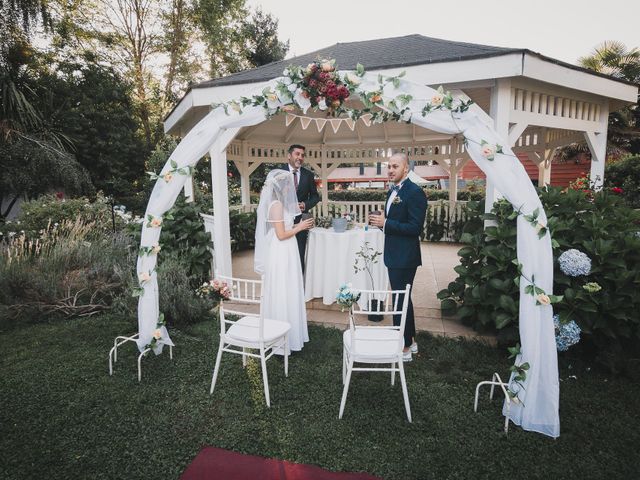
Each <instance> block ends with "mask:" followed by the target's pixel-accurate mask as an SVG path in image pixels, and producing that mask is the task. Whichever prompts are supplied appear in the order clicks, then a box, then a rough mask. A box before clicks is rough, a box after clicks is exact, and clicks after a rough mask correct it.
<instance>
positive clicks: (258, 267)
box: [253, 170, 302, 275]
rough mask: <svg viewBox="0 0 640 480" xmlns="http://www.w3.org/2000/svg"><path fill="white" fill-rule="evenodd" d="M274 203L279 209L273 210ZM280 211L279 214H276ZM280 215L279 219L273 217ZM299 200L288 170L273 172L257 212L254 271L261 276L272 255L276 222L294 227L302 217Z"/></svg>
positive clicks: (267, 179) (263, 188) (263, 189)
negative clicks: (272, 235)
mask: <svg viewBox="0 0 640 480" xmlns="http://www.w3.org/2000/svg"><path fill="white" fill-rule="evenodd" d="M274 202H278V203H279V207H278V206H276V208H274V209H272V206H273V204H274ZM272 210H273V211H272ZM276 211H278V212H276ZM276 213H278V218H277V219H274V218H272V216H273V215H274V214H276ZM300 213H302V212H300V207H299V206H298V198H297V196H296V189H295V185H294V183H293V175H292V174H291V172H288V171H286V170H272V171H270V172H269V174H268V175H267V178H266V180H265V182H264V186H263V187H262V192H260V203H259V204H258V210H257V212H256V218H257V222H256V242H255V251H254V260H253V265H254V267H253V268H254V270H255V272H256V273H259V274H260V275H264V272H265V263H266V261H267V257H268V256H269V255H270V250H269V246H270V242H271V236H270V233H271V231H272V230H273V229H274V227H275V225H274V221H276V220H277V221H285V222H286V223H287V224H289V223H291V224H292V225H293V219H294V218H295V217H297V216H298V215H300Z"/></svg>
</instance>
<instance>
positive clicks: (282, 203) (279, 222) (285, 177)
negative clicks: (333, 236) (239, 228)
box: [254, 170, 313, 353]
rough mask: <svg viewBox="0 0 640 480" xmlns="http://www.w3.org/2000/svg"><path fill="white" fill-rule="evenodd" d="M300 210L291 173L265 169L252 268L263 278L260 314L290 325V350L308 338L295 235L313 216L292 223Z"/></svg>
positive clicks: (308, 224) (301, 345)
mask: <svg viewBox="0 0 640 480" xmlns="http://www.w3.org/2000/svg"><path fill="white" fill-rule="evenodd" d="M300 213H301V212H300V208H299V207H298V199H297V197H296V190H295V186H294V183H293V175H292V174H291V172H287V171H285V170H272V171H271V172H269V174H268V175H267V180H266V181H265V183H264V187H263V188H262V193H261V194H260V204H259V205H258V212H257V216H258V219H257V223H256V244H255V258H254V270H255V271H256V273H259V274H260V275H262V279H263V292H262V293H263V298H262V311H263V315H264V317H265V318H271V319H273V320H282V321H285V322H288V323H289V324H290V325H291V330H289V348H290V349H291V350H293V351H299V350H302V347H303V346H304V342H308V341H309V333H308V331H307V311H306V308H305V303H304V287H303V283H302V267H301V265H300V254H299V252H298V242H297V241H296V238H295V236H296V234H297V233H298V232H300V231H302V230H308V229H310V228H312V227H313V219H308V220H302V221H301V222H300V223H298V224H296V225H294V223H293V220H294V218H295V217H297V216H298V215H300ZM279 353H283V352H279Z"/></svg>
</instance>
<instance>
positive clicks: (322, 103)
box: [318, 97, 327, 110]
mask: <svg viewBox="0 0 640 480" xmlns="http://www.w3.org/2000/svg"><path fill="white" fill-rule="evenodd" d="M318 108H319V109H320V110H326V109H327V101H326V100H325V98H324V97H322V98H321V99H320V101H319V102H318Z"/></svg>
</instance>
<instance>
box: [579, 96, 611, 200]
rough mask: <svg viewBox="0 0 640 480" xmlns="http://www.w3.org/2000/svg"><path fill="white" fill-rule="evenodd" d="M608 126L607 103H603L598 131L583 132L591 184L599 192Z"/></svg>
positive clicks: (602, 179) (602, 180)
mask: <svg viewBox="0 0 640 480" xmlns="http://www.w3.org/2000/svg"><path fill="white" fill-rule="evenodd" d="M608 126H609V102H608V101H607V102H605V103H604V104H603V105H602V108H601V110H600V126H599V129H598V131H594V132H584V136H585V138H586V140H587V145H589V150H591V182H592V183H593V184H594V187H595V188H596V189H597V190H599V189H601V188H602V184H603V182H604V164H605V161H606V159H607V129H608Z"/></svg>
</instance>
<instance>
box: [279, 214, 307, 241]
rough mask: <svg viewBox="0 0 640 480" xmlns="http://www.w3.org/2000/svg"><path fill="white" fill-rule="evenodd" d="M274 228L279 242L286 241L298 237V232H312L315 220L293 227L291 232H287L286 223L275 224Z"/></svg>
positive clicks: (280, 221)
mask: <svg viewBox="0 0 640 480" xmlns="http://www.w3.org/2000/svg"><path fill="white" fill-rule="evenodd" d="M273 226H274V227H275V229H276V237H278V240H286V239H287V238H291V237H293V236H294V235H296V234H297V233H298V232H301V231H302V230H310V229H312V228H313V218H309V219H308V220H303V221H301V222H300V223H298V224H296V225H294V226H293V228H292V229H291V230H286V229H285V228H284V221H283V220H279V221H276V222H274V224H273Z"/></svg>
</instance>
